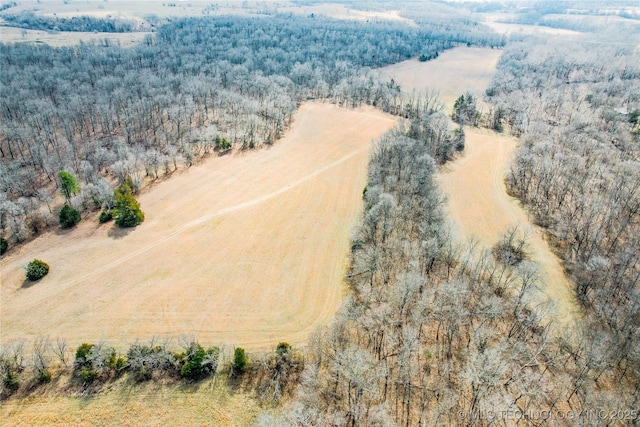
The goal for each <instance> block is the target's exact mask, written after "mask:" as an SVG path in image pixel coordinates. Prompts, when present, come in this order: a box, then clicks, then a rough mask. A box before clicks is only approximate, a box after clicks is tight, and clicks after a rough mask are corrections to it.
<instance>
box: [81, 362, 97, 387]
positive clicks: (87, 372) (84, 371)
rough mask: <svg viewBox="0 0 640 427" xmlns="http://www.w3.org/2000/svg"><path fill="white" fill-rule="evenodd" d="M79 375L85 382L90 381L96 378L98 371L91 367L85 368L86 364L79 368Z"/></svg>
mask: <svg viewBox="0 0 640 427" xmlns="http://www.w3.org/2000/svg"><path fill="white" fill-rule="evenodd" d="M79 375H80V378H81V379H82V381H83V382H85V383H92V382H94V381H95V380H96V379H97V378H98V373H97V372H96V371H95V370H93V369H91V368H87V367H86V366H83V367H82V368H80V372H79Z"/></svg>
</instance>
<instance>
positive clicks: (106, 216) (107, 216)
mask: <svg viewBox="0 0 640 427" xmlns="http://www.w3.org/2000/svg"><path fill="white" fill-rule="evenodd" d="M112 219H113V214H112V213H111V211H102V212H100V216H99V217H98V221H99V222H100V224H104V223H105V222H109V221H111V220H112Z"/></svg>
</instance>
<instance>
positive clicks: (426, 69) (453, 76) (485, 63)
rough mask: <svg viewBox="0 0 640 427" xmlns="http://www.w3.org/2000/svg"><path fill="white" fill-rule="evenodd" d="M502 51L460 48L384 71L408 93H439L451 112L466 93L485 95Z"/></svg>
mask: <svg viewBox="0 0 640 427" xmlns="http://www.w3.org/2000/svg"><path fill="white" fill-rule="evenodd" d="M501 54H502V51H501V50H499V49H487V48H477V47H458V48H455V49H451V50H447V51H445V52H442V53H441V54H440V56H439V57H438V59H437V60H435V61H426V62H420V61H418V59H410V60H408V61H403V62H400V63H398V64H394V65H389V66H387V67H384V68H380V72H381V73H382V74H383V75H386V76H390V77H393V78H394V79H395V81H396V82H397V83H398V84H400V86H401V87H402V88H403V89H404V90H405V91H412V90H417V91H424V90H425V89H431V90H436V91H437V92H438V93H439V94H440V98H441V99H442V100H443V101H444V102H445V103H446V104H447V107H448V108H449V109H450V108H451V107H452V106H453V102H454V101H455V99H456V98H457V97H459V96H460V95H462V94H463V93H464V92H465V91H471V92H472V93H475V94H478V95H480V96H481V95H482V93H483V92H484V90H485V89H486V88H487V86H488V85H489V83H490V82H491V78H492V77H493V74H494V72H495V69H496V65H497V64H498V58H500V55H501Z"/></svg>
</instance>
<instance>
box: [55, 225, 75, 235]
mask: <svg viewBox="0 0 640 427" xmlns="http://www.w3.org/2000/svg"><path fill="white" fill-rule="evenodd" d="M75 229H76V226H75V225H74V226H73V227H68V228H62V227H60V226H58V227H56V229H55V230H54V233H55V234H57V235H58V236H65V235H67V234H71V233H73V231H74V230H75Z"/></svg>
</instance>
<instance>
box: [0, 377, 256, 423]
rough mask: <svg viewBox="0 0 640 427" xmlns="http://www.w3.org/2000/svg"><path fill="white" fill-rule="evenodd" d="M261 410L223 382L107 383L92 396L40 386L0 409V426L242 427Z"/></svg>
mask: <svg viewBox="0 0 640 427" xmlns="http://www.w3.org/2000/svg"><path fill="white" fill-rule="evenodd" d="M259 411H260V408H259V407H258V405H257V403H256V401H255V400H254V399H252V398H251V397H250V396H249V395H247V394H245V393H244V392H242V391H241V390H235V391H233V392H232V388H230V387H229V386H228V385H227V384H226V379H225V378H224V377H220V376H218V377H215V378H213V379H211V380H207V381H205V382H203V383H201V384H197V385H192V386H185V385H180V384H173V385H163V384H155V383H147V384H140V385H136V384H131V383H130V382H128V381H126V380H119V381H116V382H115V383H112V384H110V385H109V386H108V388H106V389H104V390H103V391H102V392H101V393H100V394H97V395H94V396H91V397H80V396H66V395H62V394H60V391H59V390H58V389H57V388H56V387H55V386H54V385H50V386H44V387H43V389H42V390H40V392H39V393H35V394H33V395H31V396H30V397H28V398H25V399H21V400H16V399H12V400H9V401H6V402H3V403H2V405H1V406H0V418H1V419H2V420H3V421H2V425H7V426H9V425H11V426H45V425H46V426H81V425H83V426H86V425H118V426H140V425H145V426H169V425H185V426H196V425H198V426H229V427H231V426H238V427H241V426H247V425H251V423H252V421H253V420H254V419H255V416H256V415H257V413H258V412H259Z"/></svg>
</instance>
